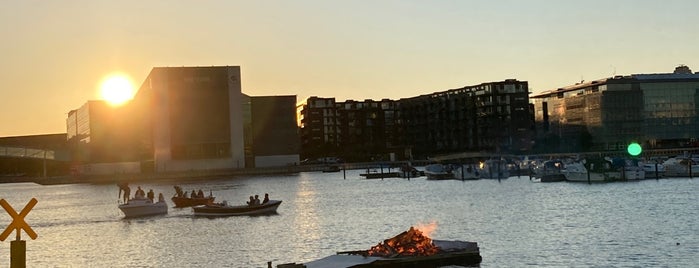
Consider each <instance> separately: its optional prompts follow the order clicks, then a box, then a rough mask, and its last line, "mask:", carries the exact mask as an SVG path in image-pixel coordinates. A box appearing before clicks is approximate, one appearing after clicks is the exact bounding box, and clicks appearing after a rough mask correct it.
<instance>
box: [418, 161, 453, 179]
mask: <svg viewBox="0 0 699 268" xmlns="http://www.w3.org/2000/svg"><path fill="white" fill-rule="evenodd" d="M424 173H425V176H427V179H428V180H450V179H454V173H453V172H452V169H451V166H449V165H442V164H429V165H427V166H425V171H424Z"/></svg>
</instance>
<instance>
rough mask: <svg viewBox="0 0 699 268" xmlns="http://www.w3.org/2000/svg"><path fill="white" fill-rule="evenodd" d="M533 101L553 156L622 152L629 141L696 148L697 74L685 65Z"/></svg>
mask: <svg viewBox="0 0 699 268" xmlns="http://www.w3.org/2000/svg"><path fill="white" fill-rule="evenodd" d="M531 98H532V100H533V103H534V113H535V118H536V123H537V131H538V132H537V140H538V142H539V143H541V144H546V146H548V147H549V148H548V149H549V150H551V151H588V150H592V151H609V150H624V149H625V148H626V146H628V144H629V143H631V142H638V143H641V144H642V146H643V147H644V148H677V147H684V146H691V145H692V144H695V143H696V139H697V133H699V74H698V73H692V72H691V70H690V69H689V68H688V67H687V66H679V67H677V68H676V69H675V71H674V72H673V73H660V74H633V75H627V76H614V77H609V78H603V79H598V80H594V81H587V82H585V81H583V82H581V83H576V84H574V85H570V86H566V87H562V88H558V89H555V90H550V91H545V92H543V93H541V94H537V95H535V96H532V97H531ZM552 137H553V139H552ZM552 140H556V141H558V142H551V141H552ZM556 147H558V148H556Z"/></svg>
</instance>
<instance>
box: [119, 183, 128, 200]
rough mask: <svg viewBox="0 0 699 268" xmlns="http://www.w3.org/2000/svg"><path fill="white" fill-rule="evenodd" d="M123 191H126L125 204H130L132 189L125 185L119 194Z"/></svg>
mask: <svg viewBox="0 0 699 268" xmlns="http://www.w3.org/2000/svg"><path fill="white" fill-rule="evenodd" d="M121 190H124V203H127V202H129V197H131V188H129V186H128V185H124V187H123V188H121V189H120V190H119V193H121Z"/></svg>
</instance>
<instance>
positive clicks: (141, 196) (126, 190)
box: [117, 183, 165, 203]
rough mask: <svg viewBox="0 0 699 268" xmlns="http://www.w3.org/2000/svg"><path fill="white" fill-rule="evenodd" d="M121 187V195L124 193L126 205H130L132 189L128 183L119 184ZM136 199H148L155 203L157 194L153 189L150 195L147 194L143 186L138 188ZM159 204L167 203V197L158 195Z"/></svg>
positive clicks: (149, 192)
mask: <svg viewBox="0 0 699 268" xmlns="http://www.w3.org/2000/svg"><path fill="white" fill-rule="evenodd" d="M117 186H119V195H120V196H121V192H122V191H123V192H124V195H123V201H124V203H128V202H129V199H130V198H131V188H130V187H129V184H128V183H120V184H117ZM134 198H135V199H144V198H148V199H149V200H150V201H151V202H153V199H155V193H154V192H153V189H150V190H148V194H146V192H145V191H143V189H141V186H138V188H137V189H136V193H135V194H134ZM158 202H165V197H163V193H160V194H158Z"/></svg>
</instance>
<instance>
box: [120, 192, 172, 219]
mask: <svg viewBox="0 0 699 268" xmlns="http://www.w3.org/2000/svg"><path fill="white" fill-rule="evenodd" d="M119 209H121V212H124V215H126V218H133V217H142V216H151V215H160V214H167V203H165V200H159V201H158V202H155V203H153V201H151V200H150V199H148V198H145V197H141V196H138V197H134V198H132V199H129V201H128V202H126V204H121V205H119Z"/></svg>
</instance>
